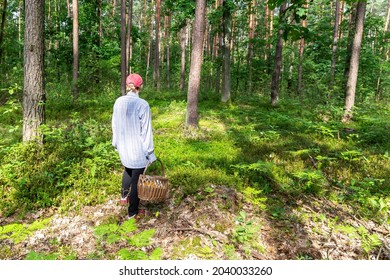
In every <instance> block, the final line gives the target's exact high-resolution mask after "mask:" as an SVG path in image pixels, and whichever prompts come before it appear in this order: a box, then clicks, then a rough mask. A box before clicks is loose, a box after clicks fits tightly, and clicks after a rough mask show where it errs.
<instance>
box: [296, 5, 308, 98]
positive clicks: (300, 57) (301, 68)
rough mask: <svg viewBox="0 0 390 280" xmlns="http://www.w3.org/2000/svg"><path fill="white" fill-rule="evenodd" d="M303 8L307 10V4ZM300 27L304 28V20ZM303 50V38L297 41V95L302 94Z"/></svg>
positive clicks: (305, 24)
mask: <svg viewBox="0 0 390 280" xmlns="http://www.w3.org/2000/svg"><path fill="white" fill-rule="evenodd" d="M305 8H307V4H305ZM302 26H303V27H306V26H307V22H306V19H304V20H302ZM304 50H305V38H304V37H302V38H301V40H300V41H299V63H298V85H297V93H298V94H301V93H302V87H303V86H302V77H303V65H302V64H303V52H304Z"/></svg>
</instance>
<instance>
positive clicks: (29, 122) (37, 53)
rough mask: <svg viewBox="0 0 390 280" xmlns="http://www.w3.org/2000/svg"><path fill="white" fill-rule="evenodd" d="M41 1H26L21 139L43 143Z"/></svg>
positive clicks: (42, 0)
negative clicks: (41, 127) (41, 128)
mask: <svg viewBox="0 0 390 280" xmlns="http://www.w3.org/2000/svg"><path fill="white" fill-rule="evenodd" d="M44 9H45V1H44V0H25V32H24V88H23V141H24V142H26V141H33V140H35V141H38V143H43V134H42V132H41V131H40V129H39V128H40V126H41V124H43V123H44V122H45V103H46V96H45V83H44V47H45V42H44V18H45V14H44Z"/></svg>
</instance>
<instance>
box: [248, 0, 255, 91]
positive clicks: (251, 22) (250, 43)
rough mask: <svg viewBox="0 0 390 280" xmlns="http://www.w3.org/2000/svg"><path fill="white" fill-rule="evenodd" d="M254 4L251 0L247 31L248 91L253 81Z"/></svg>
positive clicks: (250, 89) (253, 0)
mask: <svg viewBox="0 0 390 280" xmlns="http://www.w3.org/2000/svg"><path fill="white" fill-rule="evenodd" d="M255 5H256V1H255V0H252V2H251V5H250V6H249V9H250V11H249V33H248V61H247V65H248V66H247V67H248V91H249V93H251V92H252V81H253V69H252V61H253V40H254V38H255V29H256V26H255Z"/></svg>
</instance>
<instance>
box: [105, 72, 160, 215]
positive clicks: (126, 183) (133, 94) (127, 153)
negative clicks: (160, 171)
mask: <svg viewBox="0 0 390 280" xmlns="http://www.w3.org/2000/svg"><path fill="white" fill-rule="evenodd" d="M142 84H143V81H142V77H141V76H140V75H138V74H130V75H129V76H128V77H127V79H126V92H127V94H126V95H124V96H121V97H119V98H118V99H117V100H116V101H115V104H114V111H113V115H112V134H113V138H112V145H113V146H114V147H115V149H116V150H117V151H118V153H119V157H120V159H121V162H122V165H123V166H124V167H125V169H124V171H123V177H122V198H121V203H122V204H127V203H130V204H129V207H128V216H127V218H128V219H130V218H134V217H136V215H137V214H138V213H139V209H138V206H139V198H138V191H137V183H138V178H139V176H140V175H141V174H142V173H143V172H144V170H145V167H146V165H147V164H148V163H152V162H153V161H155V160H156V156H155V154H154V144H153V132H152V116H151V112H150V107H149V104H148V102H146V101H145V100H144V99H142V98H140V97H139V94H140V90H141V88H142Z"/></svg>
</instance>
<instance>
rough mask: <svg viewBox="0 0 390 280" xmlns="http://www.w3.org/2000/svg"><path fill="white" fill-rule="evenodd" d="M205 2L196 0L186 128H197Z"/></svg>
mask: <svg viewBox="0 0 390 280" xmlns="http://www.w3.org/2000/svg"><path fill="white" fill-rule="evenodd" d="M205 13H206V0H196V8H195V20H194V30H193V42H192V45H193V47H192V52H191V67H190V75H189V81H188V96H187V116H186V126H187V127H188V128H197V127H198V96H199V86H200V73H201V68H202V60H203V41H204V38H203V37H204V28H205Z"/></svg>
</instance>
